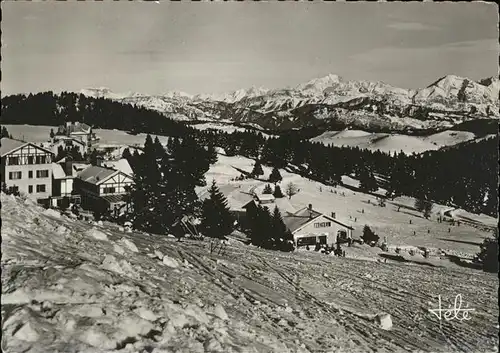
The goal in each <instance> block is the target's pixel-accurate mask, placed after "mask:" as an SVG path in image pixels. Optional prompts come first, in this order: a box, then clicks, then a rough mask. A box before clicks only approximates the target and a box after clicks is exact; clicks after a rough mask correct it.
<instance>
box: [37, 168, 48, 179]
mask: <svg viewBox="0 0 500 353" xmlns="http://www.w3.org/2000/svg"><path fill="white" fill-rule="evenodd" d="M36 177H37V178H48V177H49V171H48V170H37V171H36Z"/></svg>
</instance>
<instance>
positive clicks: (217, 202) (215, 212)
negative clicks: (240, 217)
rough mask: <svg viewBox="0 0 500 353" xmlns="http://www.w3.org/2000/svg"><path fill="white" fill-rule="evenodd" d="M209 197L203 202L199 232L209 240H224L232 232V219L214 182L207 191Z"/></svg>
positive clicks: (225, 201) (225, 200)
mask: <svg viewBox="0 0 500 353" xmlns="http://www.w3.org/2000/svg"><path fill="white" fill-rule="evenodd" d="M209 193H210V197H209V198H207V199H206V200H204V201H203V205H202V214H201V232H202V233H203V235H205V236H207V237H210V238H221V239H222V238H225V236H226V235H229V234H231V232H232V231H233V230H234V219H233V217H232V215H231V213H230V212H229V207H228V206H227V199H226V198H225V196H224V195H223V194H222V193H221V192H220V191H219V189H218V188H217V185H216V183H215V180H214V181H212V186H211V187H210V189H209Z"/></svg>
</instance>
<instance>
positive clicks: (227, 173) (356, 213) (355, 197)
mask: <svg viewBox="0 0 500 353" xmlns="http://www.w3.org/2000/svg"><path fill="white" fill-rule="evenodd" d="M253 164H254V161H253V160H251V159H248V158H244V157H227V156H224V155H219V160H218V161H217V163H216V164H214V165H212V166H211V168H210V170H209V171H208V172H207V174H206V179H207V181H208V183H207V184H208V185H210V184H211V181H212V179H215V181H216V182H217V184H218V185H219V186H220V187H221V188H226V190H228V189H227V188H228V187H229V188H233V190H234V189H239V190H240V191H242V192H251V191H256V192H257V193H259V192H262V190H263V189H264V187H265V185H266V184H267V182H266V181H265V179H267V178H268V177H269V175H270V173H271V168H269V167H265V166H263V170H264V176H262V177H261V178H262V179H263V180H262V181H260V180H255V179H246V180H243V181H232V179H234V178H236V177H238V176H239V175H240V174H241V172H240V171H239V170H243V171H246V172H250V171H251V170H252V168H253ZM280 173H281V175H282V176H283V181H282V182H281V189H282V190H283V192H284V190H285V187H286V185H287V184H288V183H289V182H293V183H294V184H295V185H296V186H297V188H298V189H299V190H300V191H299V192H298V193H297V194H296V195H294V196H293V197H292V198H291V200H290V204H291V205H292V206H293V208H295V209H296V210H298V209H300V208H303V207H306V206H307V205H308V204H312V205H313V208H314V209H315V210H317V211H319V212H323V213H325V214H327V215H330V214H331V213H332V212H335V213H336V217H337V219H339V220H341V221H343V222H344V223H347V224H349V225H352V227H354V229H355V230H354V232H353V234H354V236H355V237H360V236H361V235H362V229H363V226H364V225H365V224H367V225H369V226H370V227H371V228H372V229H373V230H374V231H375V232H376V233H377V234H379V235H380V237H381V239H384V237H386V238H387V242H388V243H389V244H390V245H392V246H394V247H397V246H414V247H428V248H434V249H438V248H441V249H449V250H452V251H456V252H462V253H467V254H475V253H477V252H478V250H479V246H478V244H480V243H481V242H482V241H483V239H484V238H486V237H489V236H490V234H491V229H492V228H494V227H496V224H497V220H496V219H495V218H493V217H489V216H486V215H474V214H470V213H468V212H465V211H463V210H460V211H456V212H454V213H453V215H454V218H455V220H461V224H460V226H458V225H455V226H453V225H451V224H450V223H449V222H443V223H438V221H437V218H438V216H439V214H442V213H443V212H445V211H448V210H453V209H452V208H449V207H445V206H441V205H437V204H436V205H434V209H433V214H432V215H431V218H430V220H428V219H425V218H424V217H423V216H422V214H421V213H420V212H418V211H416V210H415V209H414V207H413V204H414V199H412V198H409V197H399V198H396V199H394V201H387V205H386V207H380V206H378V205H377V199H376V197H374V196H371V195H367V194H364V193H361V192H357V191H353V190H351V189H349V188H345V187H342V186H338V187H336V188H333V187H329V186H325V185H323V184H321V183H319V182H315V181H312V180H309V179H307V178H303V177H301V176H299V175H297V174H293V173H290V172H287V171H285V170H283V169H281V170H280ZM343 182H344V183H346V184H348V185H352V186H354V187H356V186H357V184H358V183H357V181H356V180H354V179H351V178H349V177H345V176H344V177H343ZM207 188H208V186H207V187H205V188H199V189H198V193H199V194H202V193H203V192H204V191H205V189H207ZM229 191H230V189H229ZM379 192H380V193H383V190H379ZM229 201H230V203H231V200H229ZM398 208H399V212H398ZM450 219H451V216H450ZM410 222H411V224H410Z"/></svg>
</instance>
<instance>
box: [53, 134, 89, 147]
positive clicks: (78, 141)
mask: <svg viewBox="0 0 500 353" xmlns="http://www.w3.org/2000/svg"><path fill="white" fill-rule="evenodd" d="M68 140H71V141H74V142H76V143H79V144H80V145H84V146H85V142H83V141H82V140H79V139H76V138H74V137H69V136H61V135H59V136H56V141H55V142H54V143H53V144H54V145H55V144H57V143H61V142H63V141H68Z"/></svg>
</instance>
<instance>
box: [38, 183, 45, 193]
mask: <svg viewBox="0 0 500 353" xmlns="http://www.w3.org/2000/svg"><path fill="white" fill-rule="evenodd" d="M45 190H46V189H45V184H39V185H37V186H36V192H45Z"/></svg>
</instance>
